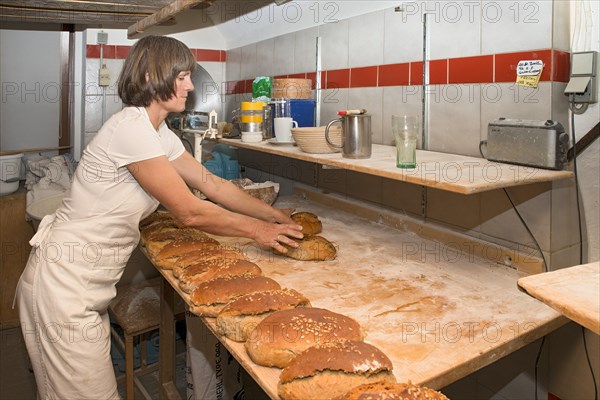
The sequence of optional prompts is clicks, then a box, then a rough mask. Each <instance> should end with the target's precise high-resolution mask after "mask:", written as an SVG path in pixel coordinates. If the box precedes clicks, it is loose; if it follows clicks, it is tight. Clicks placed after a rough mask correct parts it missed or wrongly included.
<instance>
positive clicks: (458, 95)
mask: <svg viewBox="0 0 600 400" xmlns="http://www.w3.org/2000/svg"><path fill="white" fill-rule="evenodd" d="M479 87H480V85H476V84H465V85H431V86H429V87H428V89H427V90H428V96H429V104H430V108H429V110H430V113H429V147H428V150H432V151H440V152H443V153H454V154H464V155H469V156H475V157H479V142H480V140H481V128H480V103H481V99H480V92H479Z"/></svg>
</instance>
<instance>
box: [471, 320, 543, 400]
mask: <svg viewBox="0 0 600 400" xmlns="http://www.w3.org/2000/svg"><path fill="white" fill-rule="evenodd" d="M526 323H527V322H526V321H523V324H526ZM519 328H520V329H524V328H525V325H524V326H515V327H514V331H515V332H517V329H519ZM540 343H541V341H540V340H537V341H535V342H533V343H531V344H529V345H527V346H525V347H523V348H521V349H519V350H517V351H515V352H513V353H511V354H510V355H509V356H508V357H504V358H501V359H500V360H498V361H496V362H495V363H493V364H491V365H489V366H487V367H485V368H482V369H481V370H479V371H477V372H476V373H475V375H476V377H477V383H478V385H479V386H480V388H482V389H483V390H484V391H483V392H481V393H480V395H479V396H478V398H480V399H487V398H490V397H488V396H489V395H490V394H493V397H491V398H493V399H527V398H531V394H532V391H533V388H534V387H535V381H534V367H535V362H534V361H535V359H536V356H537V353H538V351H539V348H540ZM545 348H547V347H546V346H545ZM547 358H548V356H547V351H544V352H542V357H541V359H540V363H539V365H540V368H539V369H540V371H539V373H538V382H537V384H538V394H539V395H540V398H546V396H545V395H543V394H542V393H544V391H543V388H544V387H545V385H546V379H545V377H546V373H545V371H546V370H547V367H545V365H547Z"/></svg>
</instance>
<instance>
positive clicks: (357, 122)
mask: <svg viewBox="0 0 600 400" xmlns="http://www.w3.org/2000/svg"><path fill="white" fill-rule="evenodd" d="M338 122H339V123H341V124H342V145H341V146H340V145H338V144H334V143H333V142H332V141H331V139H330V138H329V128H330V127H331V125H333V124H335V123H338ZM372 136H373V134H372V132H371V115H369V114H355V115H343V116H341V117H340V118H338V119H334V120H333V121H330V122H329V123H328V124H327V127H326V128H325V139H326V140H327V143H329V145H330V146H333V147H337V148H341V149H342V156H343V157H346V158H369V157H371V147H372V146H371V138H372Z"/></svg>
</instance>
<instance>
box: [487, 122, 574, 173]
mask: <svg viewBox="0 0 600 400" xmlns="http://www.w3.org/2000/svg"><path fill="white" fill-rule="evenodd" d="M568 147H569V135H568V134H567V133H565V128H564V127H563V126H562V125H561V124H560V123H559V122H556V121H552V120H546V121H536V120H525V119H508V118H498V119H496V120H494V121H492V122H490V123H489V125H488V139H487V154H486V158H487V159H488V160H491V161H499V162H504V163H510V164H519V165H526V166H530V167H537V168H546V169H557V170H558V169H562V168H563V166H564V164H565V163H566V162H567V151H568Z"/></svg>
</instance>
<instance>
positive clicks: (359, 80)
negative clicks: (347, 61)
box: [350, 65, 377, 88]
mask: <svg viewBox="0 0 600 400" xmlns="http://www.w3.org/2000/svg"><path fill="white" fill-rule="evenodd" d="M372 86H377V66H376V65H375V66H372V67H361V68H352V69H350V87H353V88H355V87H372Z"/></svg>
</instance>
